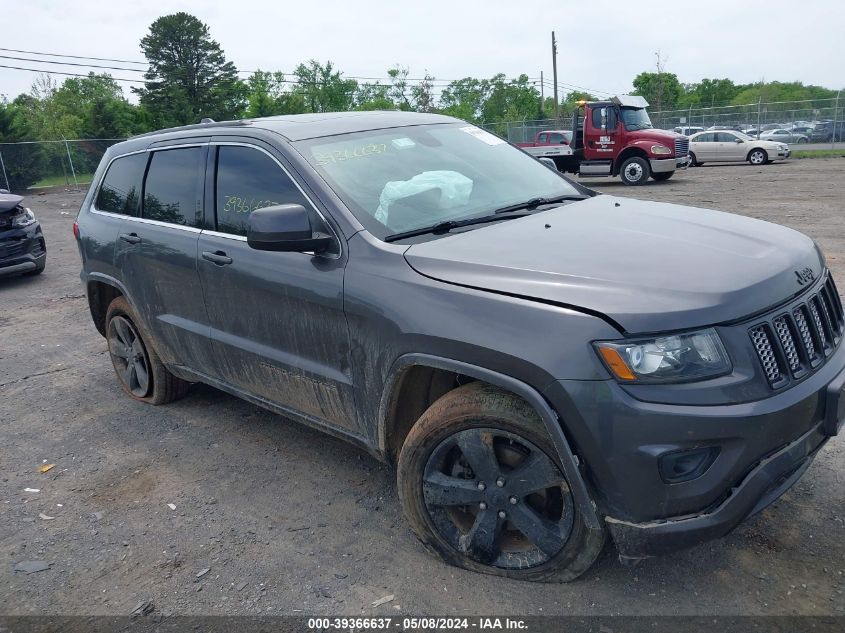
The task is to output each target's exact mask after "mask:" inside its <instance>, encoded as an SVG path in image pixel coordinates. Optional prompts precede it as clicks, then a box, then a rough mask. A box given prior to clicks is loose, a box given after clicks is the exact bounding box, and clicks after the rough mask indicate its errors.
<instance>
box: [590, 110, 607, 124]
mask: <svg viewBox="0 0 845 633" xmlns="http://www.w3.org/2000/svg"><path fill="white" fill-rule="evenodd" d="M592 112H593V113H592V115H591V116H592V117H593V127H594V128H596V129H601V123H602V115H604V113H605V109H604V108H593V111H592Z"/></svg>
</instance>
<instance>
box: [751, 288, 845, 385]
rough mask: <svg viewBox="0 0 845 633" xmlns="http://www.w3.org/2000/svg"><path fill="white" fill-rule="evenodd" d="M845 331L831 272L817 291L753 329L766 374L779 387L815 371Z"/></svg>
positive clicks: (844, 319) (839, 302)
mask: <svg viewBox="0 0 845 633" xmlns="http://www.w3.org/2000/svg"><path fill="white" fill-rule="evenodd" d="M843 334H845V313H843V309H842V300H841V299H840V297H839V293H838V292H837V291H836V285H835V284H834V283H833V278H832V277H831V276H830V274H828V275H827V278H826V279H825V281H824V283H822V284H821V286H819V288H818V290H817V291H816V292H815V293H813V294H810V295H809V296H806V297H805V298H803V299H802V301H801V302H800V303H798V304H797V305H794V306H791V308H790V310H789V311H787V312H777V313H775V314H773V315H772V316H771V317H770V318H768V319H767V320H766V322H765V323H758V324H755V325H754V326H753V327H752V328H751V329H750V330H749V335H750V337H751V343H752V344H753V345H754V350H755V352H756V353H757V358H758V359H759V360H760V364H761V365H762V367H763V373H765V375H766V379H767V380H768V381H769V384H770V385H771V386H772V387H773V388H776V389H777V388H779V387H782V386H784V385H786V384H787V383H789V381H790V379H796V378H802V377H804V376H805V375H807V374H808V373H810V372H811V371H813V370H815V369H816V368H817V367H818V366H819V365H821V364H822V362H823V361H824V359H825V357H826V356H829V355H830V354H831V353H832V352H833V350H834V349H836V347H837V346H838V345H839V343H840V342H841V340H842V336H843Z"/></svg>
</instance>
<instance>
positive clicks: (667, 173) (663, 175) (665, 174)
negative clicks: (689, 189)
mask: <svg viewBox="0 0 845 633" xmlns="http://www.w3.org/2000/svg"><path fill="white" fill-rule="evenodd" d="M674 175H675V172H674V171H662V172H660V173H659V174H652V175H651V177H652V178H654V179H655V180H669V179H670V178H671V177H672V176H674Z"/></svg>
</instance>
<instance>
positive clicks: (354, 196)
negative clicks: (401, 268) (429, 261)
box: [294, 123, 582, 239]
mask: <svg viewBox="0 0 845 633" xmlns="http://www.w3.org/2000/svg"><path fill="white" fill-rule="evenodd" d="M294 146H295V147H296V148H297V150H298V151H299V152H300V153H301V154H302V155H303V156H304V157H305V159H306V160H307V161H308V162H309V163H310V164H311V165H312V166H313V167H314V169H316V170H317V171H318V172H319V173H320V175H321V176H322V177H323V178H324V179H325V180H326V182H328V183H329V185H330V186H331V187H332V189H334V191H335V193H336V194H337V195H338V196H339V197H340V199H341V200H342V201H343V202H344V203H345V204H346V206H348V207H349V209H350V210H351V211H352V213H353V214H355V217H356V218H358V221H359V222H361V224H362V225H364V227H365V228H366V229H367V230H368V231H370V232H371V233H373V234H374V235H375V236H376V237H378V238H379V239H384V238H385V237H387V236H388V235H393V234H396V233H404V232H406V231H413V230H416V229H421V228H424V227H429V226H432V225H435V224H438V223H441V222H448V221H460V220H465V219H467V218H473V217H480V216H485V215H488V214H491V213H493V212H494V211H496V210H497V209H501V208H503V207H507V206H509V205H516V204H519V203H522V202H527V201H529V200H532V199H538V198H558V197H562V196H580V195H582V194H581V192H580V191H579V190H577V189H576V188H575V187H574V186H573V185H572V184H570V183H569V182H568V181H567V180H566V179H564V178H563V177H562V176H561V175H559V174H558V173H557V172H555V171H553V170H551V169H549V168H548V167H546V166H545V165H544V164H543V163H541V162H539V161H538V160H536V159H534V158H532V157H531V156H529V155H527V154H525V153H524V152H522V151H520V150H519V149H517V148H516V147H514V146H512V145H510V144H509V143H507V142H506V141H504V140H502V139H500V138H499V137H498V136H495V135H493V134H490V133H489V132H486V131H484V130H482V129H480V128H477V127H475V126H473V125H469V124H466V123H456V124H451V123H450V124H442V125H424V126H412V127H400V128H391V129H386V130H371V131H367V132H359V133H354V134H342V135H337V136H328V137H322V138H315V139H309V140H305V141H299V142H297V143H294ZM479 226H481V225H479Z"/></svg>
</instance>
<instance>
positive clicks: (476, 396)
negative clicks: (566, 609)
mask: <svg viewBox="0 0 845 633" xmlns="http://www.w3.org/2000/svg"><path fill="white" fill-rule="evenodd" d="M476 437H477V438H479V439H480V441H479V442H477V443H476V444H473V443H472V440H473V439H474V438H476ZM484 438H486V439H484ZM467 446H469V447H470V448H465V447H467ZM473 446H475V447H476V448H481V453H477V452H475V451H473V450H472V447H473ZM490 446H493V447H495V452H493V453H486V452H485V450H486V449H488V448H489V447H490ZM467 454H470V455H472V456H473V459H472V460H470V459H469V458H467V457H466V455H467ZM440 455H445V456H447V463H449V460H452V464H453V465H452V466H451V467H447V469H446V470H447V471H449V472H451V474H444V473H443V470H442V469H441V468H439V465H440V463H441V462H440V461H439V457H438V456H440ZM489 455H493V457H492V462H491V461H485V459H484V457H487V456H489ZM515 455H516V457H515ZM448 456H450V457H448ZM455 456H457V457H455ZM514 460H516V461H514ZM529 460H531V467H530V468H527V469H526V470H525V471H524V472H526V473H531V474H533V475H535V477H533V478H532V479H531V480H529V479H528V476H527V475H526V476H524V477H520V478H519V479H517V476H518V475H516V474H515V473H517V471H518V469H519V467H520V466H522V465H523V464H524V463H527V462H528V461H529ZM470 461H472V462H473V464H475V465H477V466H478V473H476V472H474V471H473V467H472V466H468V464H469V462H470ZM509 463H510V466H509V465H508V464H509ZM462 464H463V465H462ZM491 464H493V467H492V468H491ZM455 469H457V471H456V470H455ZM461 469H463V471H461ZM467 470H468V472H467ZM485 470H486V472H482V471H485ZM510 474H514V477H513V479H511V480H510V481H508V480H507V477H508V476H509V475H510ZM499 476H501V477H499ZM499 478H501V480H502V482H501V485H498V480H499ZM482 479H491V481H489V482H484V483H485V484H486V487H485V488H484V489H481V488H480V487H479V484H478V482H480V481H481V480H482ZM397 481H398V490H399V499H400V501H401V504H402V510H403V512H404V514H405V517H406V518H407V520H408V522H409V523H410V525H411V528H412V529H413V530H414V532H415V533H416V535H417V537H418V538H419V539H420V541H421V542H422V543H423V545H425V547H426V548H427V549H428V550H430V551H431V552H433V553H434V554H437V555H438V556H440V557H441V558H442V559H443V560H444V561H446V562H447V563H449V564H451V565H455V566H457V567H463V568H464V569H469V570H471V571H476V572H480V573H485V574H492V575H497V576H506V577H508V578H514V579H518V580H529V581H542V582H567V581H570V580H574V579H575V578H577V577H578V576H580V575H581V574H583V573H584V572H585V571H587V569H589V568H590V566H591V565H592V564H593V563H594V562H595V560H596V558H598V556H599V554H600V553H601V551H602V547H603V546H604V541H605V533H604V531H597V530H589V529H587V527H586V525H585V523H584V520H583V518H582V516H581V513H580V511H579V510H578V507H577V504H576V503H575V502H574V499H573V498H572V496H571V494H570V493H569V486H568V484H567V482H566V479H565V477H564V475H563V469H562V468H561V466H560V462H559V460H558V459H557V457H556V452H555V449H554V446H553V444H552V441H551V439H550V438H549V436H548V434H547V432H546V430H545V428H544V426H543V423H542V421H541V420H540V418H539V416H538V415H537V413H536V412H535V411H534V409H532V408H531V406H530V405H529V404H528V403H526V402H525V401H524V400H522V399H521V398H518V397H516V396H514V395H513V394H510V393H508V392H505V391H503V390H501V389H499V388H497V387H494V386H492V385H487V384H484V383H471V384H469V385H465V386H463V387H459V388H458V389H455V390H454V391H451V392H449V393H447V394H446V395H445V396H443V397H442V398H440V399H439V400H437V401H436V402H435V403H434V404H433V405H431V406H430V407H429V408H428V410H426V412H425V413H423V415H422V416H421V417H420V419H419V420H418V421H417V423H416V424H415V425H414V427H413V428H412V429H411V432H410V433H409V434H408V437H407V439H406V440H405V443H404V445H403V446H402V451H401V453H400V455H399V466H398V472H397ZM547 481H548V482H553V483H546V482H547ZM431 482H438V483H435V484H432V483H431ZM439 482H445V484H446V485H444V486H443V487H442V488H441V487H439V486H438V484H439ZM535 482H543V483H535ZM455 483H457V484H460V486H459V487H452V485H453V484H455ZM536 485H540V486H541V488H542V490H541V491H540V492H536V491H535V492H528V493H526V490H529V489H530V490H534V487H535V486H536ZM520 486H522V489H520ZM537 490H540V489H537ZM443 491H446V493H444V492H443ZM453 493H456V494H457V495H458V498H456V497H454V496H452V495H453ZM538 495H540V496H539V497H538ZM514 498H518V500H517V501H514ZM444 499H445V500H448V501H447V502H446V503H439V502H441V501H442V500H444ZM479 500H482V501H483V502H484V504H486V505H484V506H483V508H482V502H481V501H479ZM485 500H486V501H485ZM538 500H539V503H538ZM460 502H466V503H465V505H460V506H459V505H457V503H460ZM500 512H504V513H505V517H506V518H501V517H502V515H501V514H500ZM538 516H541V517H542V518H543V521H542V522H541V521H539V520H535V519H536V518H537V517H538ZM444 517H445V518H444ZM497 517H498V518H497ZM450 522H452V523H450ZM461 523H462V525H463V527H458V526H459V524H461ZM549 525H551V526H552V528H553V531H552V532H549V531H547V530H548V526H549ZM444 526H445V527H444ZM482 526H487V528H489V530H485V528H483V527H482ZM523 528H524V529H526V530H527V531H528V532H530V533H532V534H534V537H535V539H536V540H538V541H540V542H542V544H543V547H542V548H541V547H540V546H537V545H535V541H533V540H529V538H528V536H527V535H526V534H525V533H523V532H522V529H523ZM491 533H492V534H493V535H494V536H490V538H489V541H488V539H485V538H484V537H485V536H489V535H490V534H491ZM479 535H480V538H478V539H477V540H476V539H475V537H477V536H479ZM477 541H478V542H477ZM461 548H462V549H461ZM519 565H521V567H520V566H519Z"/></svg>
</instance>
